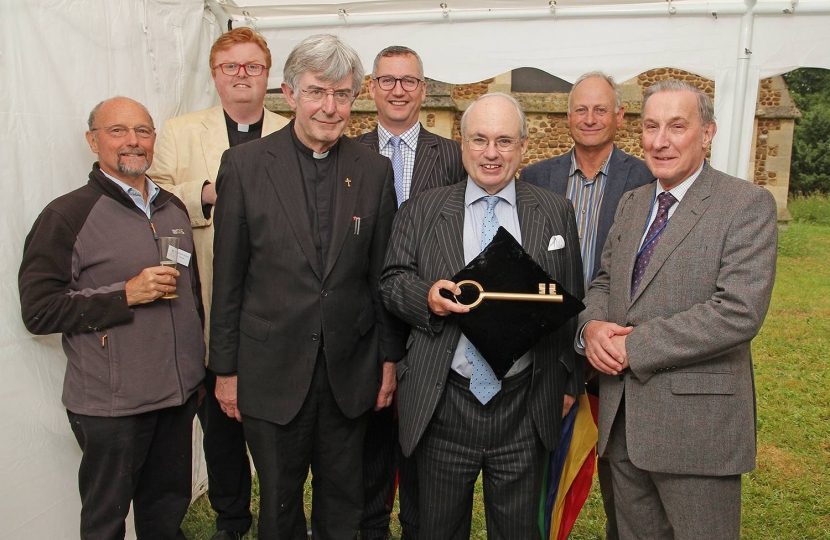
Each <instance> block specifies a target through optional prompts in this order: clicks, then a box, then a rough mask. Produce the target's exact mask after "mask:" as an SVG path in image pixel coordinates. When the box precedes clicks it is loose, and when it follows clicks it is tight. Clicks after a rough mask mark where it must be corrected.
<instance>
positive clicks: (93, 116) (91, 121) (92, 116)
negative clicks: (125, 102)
mask: <svg viewBox="0 0 830 540" xmlns="http://www.w3.org/2000/svg"><path fill="white" fill-rule="evenodd" d="M114 99H129V100H130V101H132V102H133V103H135V104H136V105H138V106H139V107H141V108H142V109H144V112H145V113H147V118H149V119H150V127H152V128H153V129H155V128H156V126H155V124H154V123H153V116H152V115H151V114H150V111H148V110H147V107H145V106H144V105H143V104H142V103H139V102H138V101H136V100H134V99H131V98H128V97H124V96H115V97H111V98H109V99H105V100H104V101H101V102H100V103H98V105H96V106H94V107H93V108H92V110H91V111H89V117H88V118H87V120H86V125H87V127H88V128H89V130H90V131H92V129H93V127H94V126H95V121H96V120H97V119H98V111H100V110H101V106H102V105H103V104H104V103H109V102H110V101H112V100H114Z"/></svg>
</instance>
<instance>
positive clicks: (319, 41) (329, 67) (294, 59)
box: [282, 34, 364, 95]
mask: <svg viewBox="0 0 830 540" xmlns="http://www.w3.org/2000/svg"><path fill="white" fill-rule="evenodd" d="M307 71H313V72H316V73H319V74H320V75H319V77H320V79H322V80H324V81H326V82H332V83H333V82H337V81H339V80H341V79H343V78H344V77H346V76H347V75H349V73H351V75H352V92H353V93H354V95H357V94H358V93H359V92H360V88H361V86H362V85H363V74H364V70H363V63H361V61H360V56H358V54H357V51H355V50H354V49H353V48H352V47H350V46H349V45H347V44H346V43H345V42H344V41H342V40H341V39H340V38H339V37H337V36H335V35H332V34H316V35H313V36H309V37H307V38H305V39H304V40H302V41H301V42H299V43H298V44H297V46H296V47H294V49H293V50H292V51H291V54H289V55H288V59H287V60H286V61H285V67H284V68H283V73H282V76H283V80H284V81H285V84H287V85H288V87H289V88H291V89H292V90H297V85H298V84H299V82H300V77H302V75H303V73H305V72H307Z"/></svg>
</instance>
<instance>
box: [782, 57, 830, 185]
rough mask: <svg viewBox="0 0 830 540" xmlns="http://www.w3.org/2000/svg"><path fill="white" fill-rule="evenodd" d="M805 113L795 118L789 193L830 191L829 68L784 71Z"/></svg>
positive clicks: (790, 87)
mask: <svg viewBox="0 0 830 540" xmlns="http://www.w3.org/2000/svg"><path fill="white" fill-rule="evenodd" d="M784 79H785V80H786V81H787V86H788V87H789V89H790V93H791V94H792V96H793V100H794V101H795V103H796V105H797V106H798V108H799V109H801V112H802V117H801V118H800V119H798V120H796V121H795V132H794V134H793V158H792V163H791V165H790V193H812V192H814V191H820V192H823V193H830V70H826V69H816V68H802V69H797V70H795V71H791V72H790V73H787V74H786V75H784Z"/></svg>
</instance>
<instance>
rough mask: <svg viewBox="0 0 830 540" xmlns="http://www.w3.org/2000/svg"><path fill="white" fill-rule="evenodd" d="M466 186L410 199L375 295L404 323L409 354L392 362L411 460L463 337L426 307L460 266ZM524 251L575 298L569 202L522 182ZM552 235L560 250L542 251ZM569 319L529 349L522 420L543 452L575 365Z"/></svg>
mask: <svg viewBox="0 0 830 540" xmlns="http://www.w3.org/2000/svg"><path fill="white" fill-rule="evenodd" d="M466 186H467V184H466V182H462V183H459V184H456V185H453V186H448V187H444V188H439V189H435V190H430V191H427V192H425V193H422V194H421V195H419V196H417V197H415V198H413V199H410V200H409V202H408V203H407V204H406V205H404V206H402V207H401V209H400V210H399V211H398V214H397V215H396V216H395V222H394V225H393V231H392V236H391V238H390V241H389V249H388V252H387V254H386V263H385V268H384V272H383V276H382V278H381V295H382V297H383V301H384V303H385V304H386V306H387V307H388V308H389V310H390V311H391V312H392V313H394V314H395V315H397V316H398V317H400V318H401V319H403V320H405V321H406V322H408V323H409V324H410V325H411V327H412V333H411V335H410V337H409V341H408V343H407V348H408V351H407V355H406V357H405V358H404V359H403V360H402V361H401V362H400V363H399V364H398V370H397V376H398V414H399V418H400V441H401V446H402V448H403V451H404V454H406V455H410V454H412V452H413V450H414V449H415V447H416V446H417V444H418V441H419V440H420V439H421V437H422V436H423V434H424V431H425V430H426V428H427V426H428V425H429V422H430V419H431V418H432V415H433V413H434V411H435V407H436V405H437V404H438V401H439V400H440V398H441V395H442V393H443V391H444V387H445V386H446V383H447V376H448V374H449V370H450V365H451V363H452V357H453V353H454V352H455V348H456V345H457V344H458V340H459V338H460V336H461V330H460V329H459V327H458V323H457V322H456V320H455V318H454V317H452V316H450V317H438V316H436V315H434V314H432V313H431V312H430V310H429V308H428V306H427V295H428V293H429V289H430V287H431V286H432V285H433V283H435V281H437V280H439V279H448V278H450V277H452V276H453V275H455V273H456V272H458V271H459V270H461V269H462V268H463V267H464V248H463V227H464V192H465V190H466ZM516 204H517V210H518V214H519V226H520V227H521V231H522V246H523V247H524V249H525V250H526V251H527V252H528V253H529V254H530V255H531V256H532V257H533V259H534V260H536V261H537V262H538V263H539V264H540V265H542V267H544V268H545V270H547V271H548V273H550V275H551V276H552V277H553V278H554V279H556V280H557V281H559V282H560V283H561V284H562V285H564V286H565V288H566V289H568V290H569V291H571V292H572V293H573V294H575V295H577V296H579V297H581V295H582V262H581V260H580V256H579V240H578V237H577V234H576V224H575V221H574V215H573V207H572V206H571V204H570V202H568V200H567V199H565V198H563V197H560V196H558V195H555V194H553V193H551V192H549V191H545V190H542V189H539V188H537V187H535V186H531V185H528V184H525V183H521V182H517V184H516ZM554 235H561V236H562V237H563V238H564V240H565V248H563V249H559V250H554V251H548V249H547V248H548V243H549V241H550V238H551V237H552V236H554ZM575 329H576V327H575V319H574V320H573V321H572V322H571V323H569V324H566V325H565V326H563V327H562V328H561V329H560V330H558V331H557V332H555V333H553V334H551V335H549V336H547V337H545V338H544V339H542V340H541V341H540V342H539V344H538V345H536V347H534V348H533V349H532V354H533V366H532V369H533V382H532V388H531V398H530V401H529V405H528V414H530V415H532V417H533V421H534V423H535V425H536V428H537V430H538V432H539V435H540V436H541V438H542V441H543V442H544V444H545V446H546V447H547V448H555V447H556V445H557V444H558V442H559V435H560V433H559V431H560V422H561V416H562V401H563V397H564V390H565V382H566V379H568V378H569V377H570V375H571V371H572V370H573V367H574V351H573V347H572V346H571V343H568V341H567V340H568V339H569V337H570V336H572V335H573V334H574V332H575Z"/></svg>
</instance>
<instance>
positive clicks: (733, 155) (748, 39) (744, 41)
mask: <svg viewBox="0 0 830 540" xmlns="http://www.w3.org/2000/svg"><path fill="white" fill-rule="evenodd" d="M755 2H756V0H744V3H745V4H746V7H747V10H746V13H744V14H743V16H742V17H741V35H740V39H739V40H738V62H737V66H738V72H737V75H736V81H735V101H734V104H733V106H732V130H731V132H730V134H729V156H728V160H727V166H726V172H727V174H731V175H732V176H738V177H740V175H739V174H738V166H739V165H740V157H741V156H740V153H741V137H742V135H743V127H744V110H745V109H746V107H744V105H745V103H746V91H747V86H748V84H747V81H748V79H749V59H750V57H751V56H752V29H753V26H754V21H755V15H754V13H753V11H752V10H753V8H754V7H755Z"/></svg>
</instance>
